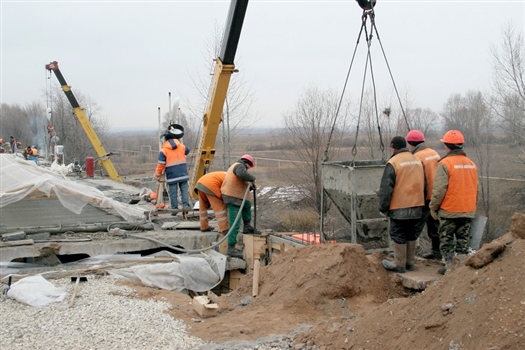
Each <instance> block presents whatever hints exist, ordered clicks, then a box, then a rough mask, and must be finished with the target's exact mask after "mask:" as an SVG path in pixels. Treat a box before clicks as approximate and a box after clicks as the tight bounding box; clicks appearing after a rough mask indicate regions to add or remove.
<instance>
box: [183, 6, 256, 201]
mask: <svg viewBox="0 0 525 350" xmlns="http://www.w3.org/2000/svg"><path fill="white" fill-rule="evenodd" d="M247 7H248V0H239V1H237V0H232V2H231V4H230V10H229V14H228V20H227V22H226V28H225V31H224V36H223V39H222V46H221V51H220V54H219V57H217V58H216V59H215V71H214V74H213V80H212V83H211V86H210V91H209V96H210V99H209V101H208V104H207V106H206V111H205V113H204V117H203V120H202V129H201V134H200V137H199V143H198V146H197V149H196V155H197V157H198V158H197V160H196V161H195V164H194V166H193V168H194V171H193V174H192V177H191V182H190V191H189V192H190V195H191V196H193V197H194V198H195V196H196V195H195V192H194V191H193V189H194V188H195V185H196V184H197V181H198V180H199V178H200V177H201V176H202V175H204V174H206V173H207V172H208V170H209V168H210V164H211V161H212V159H213V158H214V157H215V141H216V139H217V132H218V130H219V124H220V123H221V122H222V110H223V107H224V101H225V100H226V93H227V92H228V86H229V84H230V78H231V76H232V74H233V73H234V72H235V65H234V63H233V61H234V58H235V53H236V52H237V45H238V43H239V38H240V36H241V29H242V24H243V21H244V15H245V14H246V8H247Z"/></svg>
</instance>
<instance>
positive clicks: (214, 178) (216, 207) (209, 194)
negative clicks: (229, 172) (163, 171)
mask: <svg viewBox="0 0 525 350" xmlns="http://www.w3.org/2000/svg"><path fill="white" fill-rule="evenodd" d="M225 177H226V172H225V171H213V172H211V173H207V174H205V175H203V176H202V177H201V178H200V179H199V181H197V184H196V185H195V189H194V191H195V193H196V194H197V195H198V196H199V223H200V228H201V231H203V232H206V231H212V230H213V228H212V227H210V225H209V222H208V208H210V206H211V208H212V209H213V212H214V213H215V220H217V225H218V226H219V232H221V233H226V232H227V231H228V212H227V210H226V204H224V202H223V200H222V194H221V186H222V183H223V182H224V178H225Z"/></svg>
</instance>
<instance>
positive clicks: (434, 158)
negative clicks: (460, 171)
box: [406, 130, 442, 260]
mask: <svg viewBox="0 0 525 350" xmlns="http://www.w3.org/2000/svg"><path fill="white" fill-rule="evenodd" d="M406 140H407V143H408V149H410V152H412V154H413V155H415V156H416V157H417V158H419V160H420V161H421V163H423V167H424V169H425V180H426V182H427V195H426V197H425V206H424V207H423V215H422V217H421V224H420V230H421V231H423V228H424V227H425V225H427V234H428V238H430V241H431V243H432V251H431V252H430V253H427V254H424V255H423V258H425V259H435V260H441V259H442V256H441V252H440V250H439V233H438V229H439V221H438V220H436V219H434V218H433V217H432V215H430V208H429V207H428V205H429V204H430V198H431V197H432V187H433V185H434V176H435V175H436V169H437V166H438V161H439V159H440V158H441V156H440V155H439V153H437V152H436V151H435V150H433V149H432V148H429V147H427V145H426V143H425V135H423V133H422V132H421V131H420V130H410V131H409V132H408V134H407V137H406Z"/></svg>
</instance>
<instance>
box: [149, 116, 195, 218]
mask: <svg viewBox="0 0 525 350" xmlns="http://www.w3.org/2000/svg"><path fill="white" fill-rule="evenodd" d="M183 136H184V127H182V125H179V124H171V125H170V126H168V129H167V131H166V133H165V134H164V139H165V140H166V141H165V142H164V144H163V145H162V149H161V150H160V152H159V158H158V161H157V167H156V169H155V173H154V174H153V177H154V178H155V179H157V180H160V177H161V175H162V174H163V173H164V172H166V183H167V184H168V186H169V194H170V204H171V209H178V208H179V205H178V199H177V197H178V189H179V188H180V192H181V200H182V205H183V209H184V210H185V211H189V210H191V205H190V199H189V185H188V180H189V175H188V167H187V165H186V155H187V154H188V153H189V152H190V149H189V147H187V146H185V145H183V144H182V142H180V139H181V138H182V137H183ZM172 215H177V213H172Z"/></svg>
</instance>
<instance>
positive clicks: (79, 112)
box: [46, 61, 122, 182]
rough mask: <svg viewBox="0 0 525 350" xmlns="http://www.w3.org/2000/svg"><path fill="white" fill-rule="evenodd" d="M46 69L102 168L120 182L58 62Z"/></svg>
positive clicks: (108, 155)
mask: <svg viewBox="0 0 525 350" xmlns="http://www.w3.org/2000/svg"><path fill="white" fill-rule="evenodd" d="M46 69H47V70H48V71H50V72H51V71H53V72H54V73H55V76H56V77H57V79H58V82H59V83H60V85H61V86H62V90H63V91H64V93H65V94H66V97H67V99H68V100H69V103H71V107H73V112H74V113H75V117H76V118H77V120H78V121H79V122H80V125H82V128H83V129H84V132H85V133H86V135H87V137H88V138H89V141H90V142H91V145H93V148H94V149H95V152H97V156H98V163H99V165H101V166H103V167H104V169H106V172H107V173H108V175H109V177H110V178H112V179H113V180H115V181H118V182H122V180H121V179H120V176H119V174H118V173H117V170H116V169H115V167H114V166H113V163H112V162H111V159H110V156H111V153H108V152H106V150H105V149H104V146H103V145H102V142H100V139H99V138H98V136H97V133H96V132H95V129H93V126H91V123H90V122H89V119H88V118H87V116H86V113H85V112H84V109H83V108H82V107H80V105H79V104H78V101H77V99H76V97H75V95H74V94H73V91H71V86H69V85H68V84H67V82H66V79H65V78H64V76H63V75H62V72H60V69H59V68H58V62H57V61H53V62H51V63H49V64H46Z"/></svg>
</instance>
